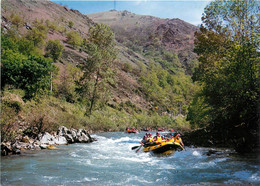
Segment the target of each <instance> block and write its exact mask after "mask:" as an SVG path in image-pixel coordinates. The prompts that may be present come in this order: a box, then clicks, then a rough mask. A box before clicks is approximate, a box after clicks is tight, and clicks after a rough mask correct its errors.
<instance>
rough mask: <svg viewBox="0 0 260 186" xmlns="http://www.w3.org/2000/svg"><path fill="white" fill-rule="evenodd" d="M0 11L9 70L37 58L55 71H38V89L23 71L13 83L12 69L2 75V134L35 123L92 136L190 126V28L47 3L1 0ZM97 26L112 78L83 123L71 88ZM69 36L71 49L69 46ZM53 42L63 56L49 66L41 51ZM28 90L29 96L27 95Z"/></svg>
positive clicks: (82, 103)
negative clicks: (102, 28)
mask: <svg viewBox="0 0 260 186" xmlns="http://www.w3.org/2000/svg"><path fill="white" fill-rule="evenodd" d="M1 5H2V6H1V8H2V23H1V27H2V38H3V39H2V42H3V43H2V44H3V45H2V46H3V49H2V52H3V53H4V54H8V55H10V56H11V58H12V57H13V56H15V55H16V56H22V58H19V57H18V58H16V57H14V59H12V60H14V61H12V60H11V61H10V62H11V63H13V62H18V65H17V66H16V67H17V68H20V67H22V66H23V65H21V66H19V63H21V61H19V60H20V59H23V58H24V59H28V60H33V58H31V56H36V58H35V59H36V60H40V59H44V61H45V60H46V64H49V65H51V64H54V65H55V68H56V70H55V72H54V76H53V77H52V75H51V74H50V72H48V73H46V69H45V68H42V70H43V72H44V73H46V74H41V78H42V77H44V78H45V80H46V83H45V84H44V85H42V86H43V88H38V89H39V90H38V89H37V87H39V86H38V85H39V83H37V81H40V80H41V79H40V80H37V78H29V77H28V76H27V73H29V74H30V73H31V72H27V73H24V72H22V73H21V74H19V78H21V79H18V80H17V81H14V79H16V78H12V77H9V75H13V74H12V73H16V72H15V71H12V70H13V67H10V68H9V69H8V70H10V71H12V72H9V71H8V70H7V71H6V72H5V73H3V72H4V71H2V75H3V74H4V75H5V78H6V79H7V80H5V81H4V84H2V90H1V99H2V101H3V103H4V104H2V110H3V111H5V112H2V116H3V120H1V123H2V124H3V125H4V126H5V127H7V128H8V130H9V129H10V128H11V129H12V128H13V129H15V130H17V131H19V130H18V129H20V130H22V131H23V130H27V129H28V128H27V127H28V126H30V127H32V126H35V125H36V126H38V125H39V123H40V126H41V125H43V126H44V127H41V130H51V129H52V128H57V126H60V125H61V124H63V125H66V126H67V127H82V126H83V127H85V128H87V129H89V130H94V131H97V130H102V131H104V130H105V131H111V130H122V129H124V128H125V127H126V126H135V127H146V126H150V127H152V128H156V127H158V126H160V127H163V126H165V127H167V128H173V127H177V128H185V129H189V128H190V126H189V123H188V122H187V121H185V118H186V114H187V112H188V106H189V104H190V102H191V100H192V97H193V95H194V93H195V92H196V90H197V86H196V85H194V84H193V83H192V80H191V76H190V75H189V74H191V73H192V69H193V68H194V65H195V64H196V60H195V58H194V57H195V55H194V53H193V52H192V50H193V38H194V36H193V34H194V32H195V31H196V30H197V28H196V27H195V26H193V25H191V24H188V23H185V22H184V21H182V20H179V19H172V20H170V19H160V18H156V17H151V16H140V15H135V14H132V13H130V12H127V11H123V12H117V11H109V12H104V13H98V14H92V15H83V14H81V13H80V12H79V11H77V10H73V9H69V8H67V7H64V6H61V5H58V4H55V3H53V2H51V1H49V0H44V1H34V0H31V1H27V0H3V1H2V2H1ZM104 17H107V19H104ZM120 20H121V21H120ZM99 22H103V23H105V24H108V25H109V26H110V27H111V30H112V31H113V32H114V34H115V38H116V41H115V50H116V51H117V52H116V53H117V58H116V60H115V61H114V63H113V67H112V71H113V72H112V71H111V72H112V73H113V74H114V77H113V80H111V81H110V82H107V83H105V84H104V87H106V90H107V91H105V92H100V96H99V97H98V99H99V100H97V104H96V106H95V112H94V113H93V115H92V116H91V117H87V116H86V110H88V106H89V104H90V100H89V98H87V97H84V96H82V95H80V94H79V92H78V86H79V85H78V84H77V83H78V81H79V80H80V78H81V77H82V74H83V73H84V70H82V69H81V68H82V67H83V65H84V64H87V63H88V57H89V51H88V48H87V44H88V42H89V28H90V27H92V26H96V25H97V23H99ZM120 22H121V23H124V24H120ZM72 35H74V37H75V38H77V39H78V41H77V42H78V43H72V42H71V41H70V37H72ZM55 40H56V41H58V43H59V44H60V45H61V46H62V47H63V50H62V52H61V56H60V57H58V58H57V60H54V59H53V61H51V63H49V62H48V60H50V57H49V56H48V52H47V45H48V44H49V43H50V42H49V41H55ZM10 43H12V44H11V45H9V44H10ZM27 45H28V46H27ZM14 54H15V55H14ZM8 55H3V56H1V58H2V61H4V66H3V64H2V67H4V68H5V69H7V66H8V65H9V60H10V59H11V58H10V57H8ZM38 57H39V58H38ZM23 62H26V61H23ZM5 65H6V66H5ZM26 65H30V63H28V64H26ZM4 68H2V70H3V69H4ZM46 68H47V67H46ZM50 68H51V67H50ZM26 70H28V69H23V71H26ZM8 73H9V74H8ZM6 74H7V75H6ZM32 75H34V74H32ZM9 78H10V79H9ZM48 78H49V79H48ZM52 78H53V82H52V83H53V84H52V85H50V84H51V83H50V82H49V81H50V79H52ZM93 78H95V76H93ZM25 79H26V80H25ZM34 79H35V80H37V81H35V82H34V81H33V80H34ZM19 81H22V82H23V83H21V82H19ZM26 81H27V82H26ZM24 82H26V83H24ZM30 83H32V84H33V86H31V85H30ZM50 86H51V87H50ZM35 87H36V89H37V90H34V89H33V88H35ZM50 89H51V92H50V91H49V90H50ZM28 91H36V92H32V93H31V94H30V95H27V94H28ZM8 112H9V114H6V113H8ZM64 123H65V124H64ZM10 125H11V126H12V127H10ZM30 131H32V129H30ZM9 132H10V131H9ZM7 133H8V131H7ZM10 133H12V132H10ZM6 135H7V134H6ZM8 135H9V134H8Z"/></svg>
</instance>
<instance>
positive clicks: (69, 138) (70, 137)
mask: <svg viewBox="0 0 260 186" xmlns="http://www.w3.org/2000/svg"><path fill="white" fill-rule="evenodd" d="M65 138H66V140H67V142H68V143H74V139H73V137H72V135H71V134H66V135H65Z"/></svg>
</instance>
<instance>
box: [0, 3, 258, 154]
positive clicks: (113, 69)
mask: <svg viewBox="0 0 260 186" xmlns="http://www.w3.org/2000/svg"><path fill="white" fill-rule="evenodd" d="M3 12H4V13H6V11H3ZM4 18H5V22H6V25H5V26H4V27H3V26H2V30H1V128H2V130H1V141H2V142H5V141H14V140H16V139H17V137H22V136H24V135H29V136H33V135H35V134H38V133H41V132H45V131H48V132H51V131H54V130H56V129H57V128H58V127H59V126H61V125H64V126H66V127H68V128H86V129H87V130H89V131H123V130H124V129H125V128H126V127H128V126H129V127H136V128H139V129H141V128H143V127H151V128H153V129H156V128H158V127H164V128H167V129H172V128H173V129H177V130H182V131H185V130H188V131H191V130H193V129H201V128H203V130H206V131H210V132H207V135H205V138H210V139H211V141H213V142H212V143H213V144H215V145H220V146H229V147H235V148H236V150H238V151H243V150H245V149H247V150H248V149H249V150H253V149H255V148H256V147H257V145H258V143H257V142H258V139H259V131H258V128H259V126H258V125H259V110H260V108H259V101H260V100H259V92H260V90H259V82H260V81H259V73H260V71H259V41H260V40H259V20H260V19H259V2H257V1H247V0H243V1H241V0H235V1H213V2H211V3H210V4H209V5H208V6H207V7H206V8H205V11H204V14H203V17H202V21H203V24H202V25H201V26H200V31H198V32H196V33H195V47H194V52H195V53H196V54H197V59H195V60H193V61H192V63H190V65H189V68H188V70H187V68H186V67H185V66H184V65H183V63H182V61H181V60H180V59H179V57H178V55H177V54H176V53H175V52H174V51H171V50H168V49H167V48H166V47H164V46H163V45H161V41H160V39H159V38H157V39H155V40H153V42H151V44H150V46H149V47H146V48H145V49H144V48H143V46H140V45H137V43H136V42H135V41H131V40H129V41H128V42H120V41H118V40H116V38H117V37H116V34H117V33H114V32H113V31H112V30H111V29H110V28H109V27H108V26H107V25H105V24H103V23H92V22H91V24H90V25H91V26H90V27H89V29H88V33H87V34H84V33H80V32H79V31H77V29H76V28H75V23H74V22H73V21H67V22H66V21H64V20H63V21H62V20H59V21H61V22H62V24H60V22H57V21H50V20H49V19H37V18H36V19H34V20H33V21H32V23H31V25H30V26H28V25H27V22H28V20H25V18H24V17H23V16H22V13H18V12H15V11H13V12H11V13H6V14H4ZM25 27H28V29H27V28H26V29H24V28H25ZM54 34H56V35H59V37H60V38H62V39H52V37H51V36H53V35H54ZM117 39H118V38H117ZM124 53H127V55H128V56H138V55H140V56H142V58H144V59H145V60H140V61H138V63H137V64H135V65H133V64H131V63H127V62H124V61H121V60H120V59H122V58H120V56H122V55H123V54H124ZM74 55H76V56H81V57H82V56H83V57H82V58H83V60H78V61H76V63H75V62H74V63H72V62H69V61H68V59H69V58H73V57H75V56H74ZM144 61H148V63H144ZM122 74H123V75H124V76H123V75H122ZM122 77H125V78H126V77H129V78H128V82H127V81H125V82H124V81H123V79H122ZM126 79H127V78H126ZM129 79H130V80H131V83H129V82H130V80H129ZM124 83H129V84H127V85H125V84H124ZM122 87H124V89H123V91H121V92H120V91H119V90H122ZM130 87H134V88H133V89H131V90H129V89H130ZM124 90H125V91H124ZM124 92H131V94H129V95H128V99H121V100H120V101H118V97H120V96H121V97H122V96H123V95H124ZM115 95H118V97H117V98H116V96H115ZM133 97H137V98H138V99H140V100H143V102H140V103H138V104H137V103H136V102H135V101H136V100H134V99H131V98H133ZM142 103H143V104H142ZM196 132H197V133H196ZM199 132H201V130H196V131H195V132H193V133H191V134H190V135H191V136H192V135H194V134H195V135H197V134H198V133H199ZM187 135H189V134H187ZM197 137H198V136H197ZM199 137H201V136H199ZM202 139H203V140H205V141H206V142H208V141H209V140H207V139H204V138H202ZM205 145H209V144H205Z"/></svg>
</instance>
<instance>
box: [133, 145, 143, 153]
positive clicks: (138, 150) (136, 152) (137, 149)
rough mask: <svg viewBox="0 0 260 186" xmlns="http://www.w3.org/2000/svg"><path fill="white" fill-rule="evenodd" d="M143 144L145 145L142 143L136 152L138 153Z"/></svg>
mask: <svg viewBox="0 0 260 186" xmlns="http://www.w3.org/2000/svg"><path fill="white" fill-rule="evenodd" d="M142 146H143V144H142V145H140V147H139V149H137V150H136V151H135V152H136V153H137V152H138V151H139V150H140V149H141V147H142Z"/></svg>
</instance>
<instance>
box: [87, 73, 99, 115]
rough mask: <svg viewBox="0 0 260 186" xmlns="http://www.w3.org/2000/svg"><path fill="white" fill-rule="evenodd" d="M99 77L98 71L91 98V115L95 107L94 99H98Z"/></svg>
mask: <svg viewBox="0 0 260 186" xmlns="http://www.w3.org/2000/svg"><path fill="white" fill-rule="evenodd" d="M98 79H99V71H97V77H96V82H95V85H94V90H93V94H92V98H91V102H90V107H89V115H91V112H92V108H93V105H94V101H95V99H96V94H97V87H98Z"/></svg>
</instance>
